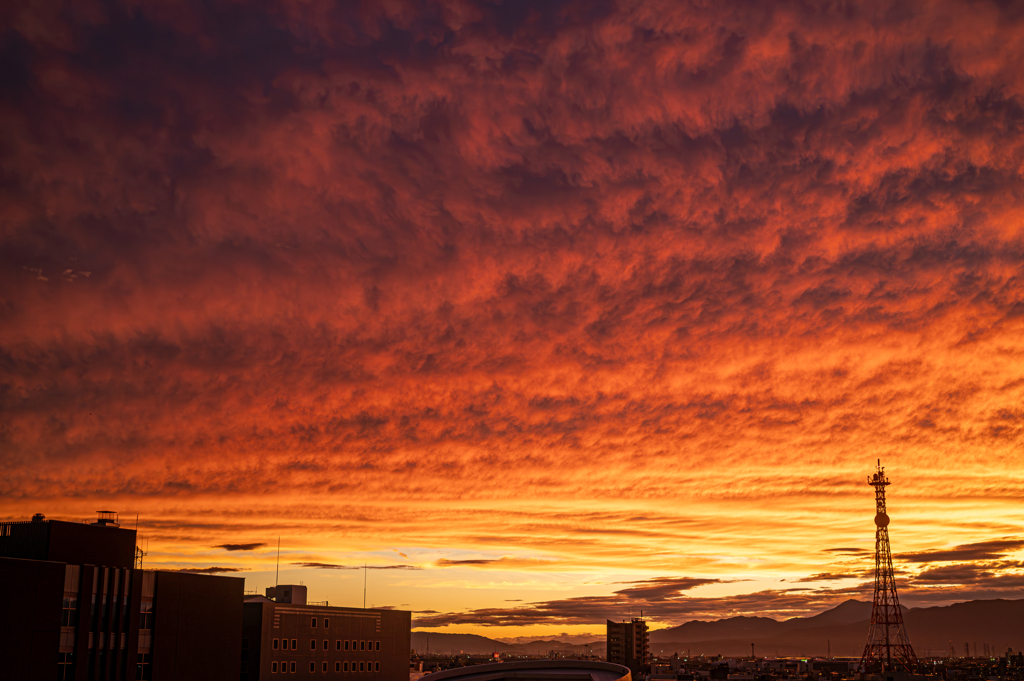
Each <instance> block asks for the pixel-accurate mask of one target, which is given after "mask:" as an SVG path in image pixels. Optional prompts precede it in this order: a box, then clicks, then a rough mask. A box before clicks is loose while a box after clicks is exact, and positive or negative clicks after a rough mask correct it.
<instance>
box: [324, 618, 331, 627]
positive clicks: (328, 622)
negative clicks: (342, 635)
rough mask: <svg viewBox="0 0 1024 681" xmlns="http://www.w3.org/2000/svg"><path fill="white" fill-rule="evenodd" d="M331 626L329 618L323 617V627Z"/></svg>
mask: <svg viewBox="0 0 1024 681" xmlns="http://www.w3.org/2000/svg"><path fill="white" fill-rule="evenodd" d="M329 626H331V620H330V619H329V618H327V617H325V618H324V629H326V628H327V627H329Z"/></svg>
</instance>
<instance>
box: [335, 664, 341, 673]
mask: <svg viewBox="0 0 1024 681" xmlns="http://www.w3.org/2000/svg"><path fill="white" fill-rule="evenodd" d="M334 671H336V672H340V671H341V663H340V662H335V663H334Z"/></svg>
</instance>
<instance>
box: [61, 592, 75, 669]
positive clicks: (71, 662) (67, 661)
mask: <svg viewBox="0 0 1024 681" xmlns="http://www.w3.org/2000/svg"><path fill="white" fill-rule="evenodd" d="M64 600H67V599H66V598H65V599H64ZM57 666H58V669H59V670H60V671H58V672H57V678H58V679H60V680H61V681H72V679H74V678H75V654H74V653H57Z"/></svg>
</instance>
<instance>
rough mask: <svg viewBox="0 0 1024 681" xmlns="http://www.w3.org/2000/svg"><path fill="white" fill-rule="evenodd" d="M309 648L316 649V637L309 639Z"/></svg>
mask: <svg viewBox="0 0 1024 681" xmlns="http://www.w3.org/2000/svg"><path fill="white" fill-rule="evenodd" d="M309 649H310V650H316V639H313V638H311V639H309Z"/></svg>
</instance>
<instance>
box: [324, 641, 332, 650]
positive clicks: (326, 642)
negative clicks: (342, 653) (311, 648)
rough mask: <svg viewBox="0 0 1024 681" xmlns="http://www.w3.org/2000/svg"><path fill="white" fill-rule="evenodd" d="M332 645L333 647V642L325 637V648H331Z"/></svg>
mask: <svg viewBox="0 0 1024 681" xmlns="http://www.w3.org/2000/svg"><path fill="white" fill-rule="evenodd" d="M330 647H331V642H330V641H328V640H327V639H326V638H325V639H324V650H327V649H328V648H330Z"/></svg>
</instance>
